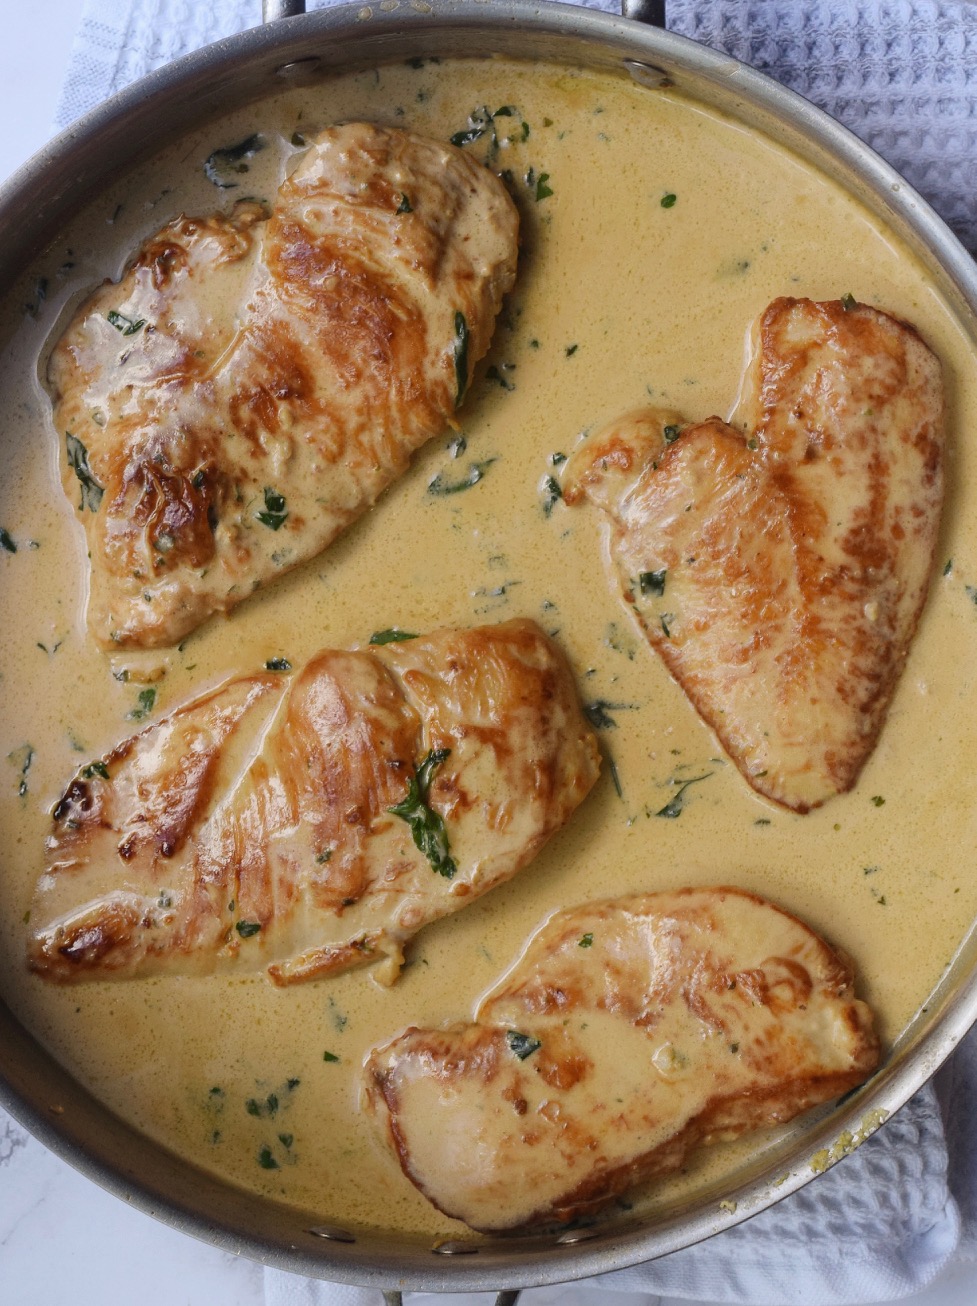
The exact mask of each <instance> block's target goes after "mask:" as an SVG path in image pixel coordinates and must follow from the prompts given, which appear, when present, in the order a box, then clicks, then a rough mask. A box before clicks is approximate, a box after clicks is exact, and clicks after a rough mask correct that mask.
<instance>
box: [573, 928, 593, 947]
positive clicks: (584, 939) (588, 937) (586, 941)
mask: <svg viewBox="0 0 977 1306" xmlns="http://www.w3.org/2000/svg"><path fill="white" fill-rule="evenodd" d="M593 946H594V936H593V935H592V934H591V933H590V932H589V931H588V932H587V933H586V934H581V936H580V939H579V940H578V942H577V947H578V948H592V947H593Z"/></svg>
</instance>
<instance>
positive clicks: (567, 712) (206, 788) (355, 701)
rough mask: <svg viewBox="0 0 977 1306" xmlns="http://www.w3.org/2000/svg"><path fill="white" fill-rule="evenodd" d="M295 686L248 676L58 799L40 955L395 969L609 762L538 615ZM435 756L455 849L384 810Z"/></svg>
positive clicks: (412, 644) (120, 971) (146, 963)
mask: <svg viewBox="0 0 977 1306" xmlns="http://www.w3.org/2000/svg"><path fill="white" fill-rule="evenodd" d="M289 681H290V678H289V677H287V676H281V675H274V674H264V675H260V676H254V677H250V678H244V679H240V680H236V681H233V682H231V683H230V684H228V685H225V686H224V687H223V688H221V689H219V690H216V691H215V692H213V693H211V694H208V695H206V696H204V697H202V698H200V699H197V700H196V701H194V702H192V703H189V704H187V705H186V706H184V707H181V708H179V709H177V710H176V711H175V712H173V713H172V715H170V716H169V717H167V718H165V719H163V720H161V721H159V722H158V723H156V724H154V725H152V726H150V727H149V728H148V729H146V730H144V731H143V732H142V733H141V734H139V735H137V736H135V737H134V738H132V739H128V740H126V741H125V742H124V743H122V744H120V745H119V747H118V748H116V749H115V750H114V751H113V752H111V753H109V754H107V755H106V756H105V757H104V758H103V759H101V761H99V762H97V763H93V764H89V765H88V766H86V767H84V768H82V770H81V771H80V772H79V773H78V775H76V776H75V778H74V779H73V780H72V781H71V783H70V784H69V786H68V788H67V790H66V791H65V794H64V796H63V797H62V798H61V800H60V801H59V802H58V804H57V805H56V807H55V809H54V812H53V819H54V825H53V830H52V833H51V835H50V837H49V839H48V841H47V868H46V870H45V873H44V875H43V876H42V877H41V880H40V883H39V886H38V892H37V895H36V900H35V904H34V907H33V910H32V916H31V921H32V933H31V938H30V942H29V961H30V965H31V966H32V968H33V969H34V970H36V971H37V972H38V973H39V974H41V975H43V976H44V977H45V978H47V979H52V980H57V981H61V982H66V981H71V980H78V979H96V978H110V977H113V976H114V977H120V978H125V977H130V976H135V975H143V974H149V973H153V972H158V971H166V970H170V971H176V972H183V973H205V972H209V971H211V970H214V969H215V968H217V967H225V966H228V965H237V966H239V967H240V968H241V969H245V970H249V969H250V970H254V969H257V968H260V967H266V968H267V971H268V974H269V976H270V977H271V978H272V980H273V981H274V982H275V983H277V984H291V983H297V982H300V981H303V980H308V979H313V978H316V977H318V976H324V975H331V974H336V973H338V972H340V971H343V970H347V969H349V968H350V967H351V966H359V965H364V964H376V970H375V974H376V976H377V978H380V979H381V980H384V981H385V982H391V981H392V980H393V979H395V978H396V976H397V972H398V970H399V967H400V965H401V963H402V961H403V947H404V944H405V943H406V941H407V940H408V939H410V938H411V937H412V936H413V935H414V934H416V933H417V931H418V930H419V929H421V928H422V927H423V926H424V925H426V924H427V923H428V922H430V921H432V920H436V919H438V918H439V917H441V916H444V915H447V914H449V913H451V912H453V911H457V910H459V909H460V908H461V907H463V906H465V905H466V903H468V902H472V901H474V900H475V898H477V897H479V896H480V895H481V894H483V893H485V892H486V891H487V890H489V889H491V888H492V887H494V885H496V884H499V883H501V882H503V881H505V880H507V879H509V878H510V877H511V876H513V875H514V874H515V873H516V872H517V871H518V870H520V869H521V868H522V867H523V866H525V865H526V864H527V863H528V862H529V861H530V860H531V859H532V858H533V856H534V855H535V853H536V852H537V851H538V850H539V849H540V847H541V846H542V845H543V843H545V841H546V840H547V839H548V838H549V837H550V835H552V834H553V833H555V831H556V830H558V829H559V828H560V827H561V826H562V825H563V824H564V823H565V822H566V821H567V820H568V819H569V817H570V815H571V814H572V812H573V811H574V810H575V809H576V807H577V806H578V805H579V803H580V802H581V801H582V800H583V798H584V797H585V796H586V794H587V792H588V791H589V789H590V788H591V786H592V785H593V783H594V782H595V780H596V778H597V772H598V765H599V754H598V749H597V744H596V740H595V737H594V734H593V732H592V731H591V730H590V728H589V727H588V726H587V724H586V721H585V720H584V718H583V715H582V713H581V710H580V706H579V703H578V701H577V696H576V689H575V686H574V684H573V679H572V676H571V673H570V671H569V668H568V666H567V664H566V661H565V659H564V658H563V656H562V654H561V653H560V651H559V650H558V649H557V647H556V646H555V645H554V644H553V643H552V641H551V640H549V639H548V638H547V636H545V635H544V634H543V632H542V631H541V630H539V628H538V627H537V626H535V625H534V624H533V623H532V622H531V621H524V620H519V621H510V622H507V623H505V624H503V625H500V626H493V627H480V628H476V629H473V630H443V631H437V632H435V633H433V634H431V635H428V636H424V637H421V638H417V639H411V640H408V641H405V642H403V643H401V644H390V645H387V646H385V647H371V648H368V649H361V650H354V651H352V652H348V651H344V650H326V651H324V652H322V653H319V654H318V655H317V656H316V657H315V658H313V659H312V661H311V662H309V664H308V665H307V666H306V667H305V668H304V669H303V670H302V671H301V672H300V673H298V674H297V675H296V676H295V678H294V680H293V681H292V682H291V683H289ZM431 754H436V755H437V756H438V758H439V760H437V762H436V763H435V764H433V765H431V766H430V767H429V768H428V773H427V774H428V784H427V792H426V794H424V795H421V797H422V798H423V799H424V801H425V803H426V807H427V809H428V811H429V812H430V813H434V814H436V817H437V818H438V819H440V821H441V822H443V830H444V837H445V840H446V849H445V851H446V853H447V856H442V857H440V858H438V857H436V856H434V855H433V854H432V853H430V852H429V851H428V850H427V849H426V848H425V849H423V850H422V848H421V847H420V846H418V845H417V844H416V843H415V840H414V838H413V834H412V830H413V827H412V826H411V825H410V824H409V822H408V820H407V819H406V817H405V816H402V815H399V814H397V813H395V812H392V811H391V809H392V808H394V807H397V806H399V805H401V804H403V802H404V800H405V799H406V798H408V797H409V795H410V792H411V786H412V785H416V784H417V783H418V780H417V777H418V774H419V773H420V771H421V767H422V763H423V762H424V760H425V759H426V758H428V757H429V756H430V755H431ZM422 815H423V813H422ZM449 861H450V864H449Z"/></svg>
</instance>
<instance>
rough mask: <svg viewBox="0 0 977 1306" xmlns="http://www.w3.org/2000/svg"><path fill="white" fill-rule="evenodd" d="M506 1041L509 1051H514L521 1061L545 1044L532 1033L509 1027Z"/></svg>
mask: <svg viewBox="0 0 977 1306" xmlns="http://www.w3.org/2000/svg"><path fill="white" fill-rule="evenodd" d="M505 1041H506V1042H507V1043H508V1045H509V1051H510V1052H514V1053H515V1054H516V1056H517V1057H518V1058H519V1060H520V1061H525V1060H526V1058H527V1057H531V1056H532V1055H533V1053H534V1052H538V1051H539V1049H540V1048H541V1047H542V1046H543V1045H542V1043H541V1042H540V1041H539V1039H538V1038H533V1037H532V1035H531V1034H520V1033H519V1031H518V1030H517V1029H507V1030H506V1032H505Z"/></svg>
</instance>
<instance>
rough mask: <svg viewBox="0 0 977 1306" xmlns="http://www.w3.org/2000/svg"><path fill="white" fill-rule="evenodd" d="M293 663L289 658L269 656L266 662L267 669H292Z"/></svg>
mask: <svg viewBox="0 0 977 1306" xmlns="http://www.w3.org/2000/svg"><path fill="white" fill-rule="evenodd" d="M291 669H292V664H291V662H289V660H288V658H269V659H268V661H267V662H266V663H265V670H266V671H291Z"/></svg>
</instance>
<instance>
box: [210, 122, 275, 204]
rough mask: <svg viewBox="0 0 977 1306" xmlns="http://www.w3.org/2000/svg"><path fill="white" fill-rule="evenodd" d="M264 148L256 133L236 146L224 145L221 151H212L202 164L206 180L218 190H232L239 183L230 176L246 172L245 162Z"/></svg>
mask: <svg viewBox="0 0 977 1306" xmlns="http://www.w3.org/2000/svg"><path fill="white" fill-rule="evenodd" d="M264 147H265V143H264V141H263V140H262V138H261V136H260V135H258V133H257V132H256V133H255V134H254V135H253V136H248V137H246V139H245V140H243V141H240V142H239V143H238V144H237V145H226V146H224V148H223V149H220V150H214V152H213V153H212V154H210V155H208V157H207V159H206V161H205V162H204V174H205V176H206V177H207V180H208V181H211V182H213V183H214V185H215V186H217V187H218V188H219V189H220V190H232V189H233V188H234V187H235V186H237V185H238V184H239V183H238V182H236V181H232V180H231V174H234V173H237V174H240V173H244V172H247V171H248V164H247V163H246V162H245V160H247V159H250V158H253V156H254V155H255V154H257V153H258V151H259V150H263V149H264Z"/></svg>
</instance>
